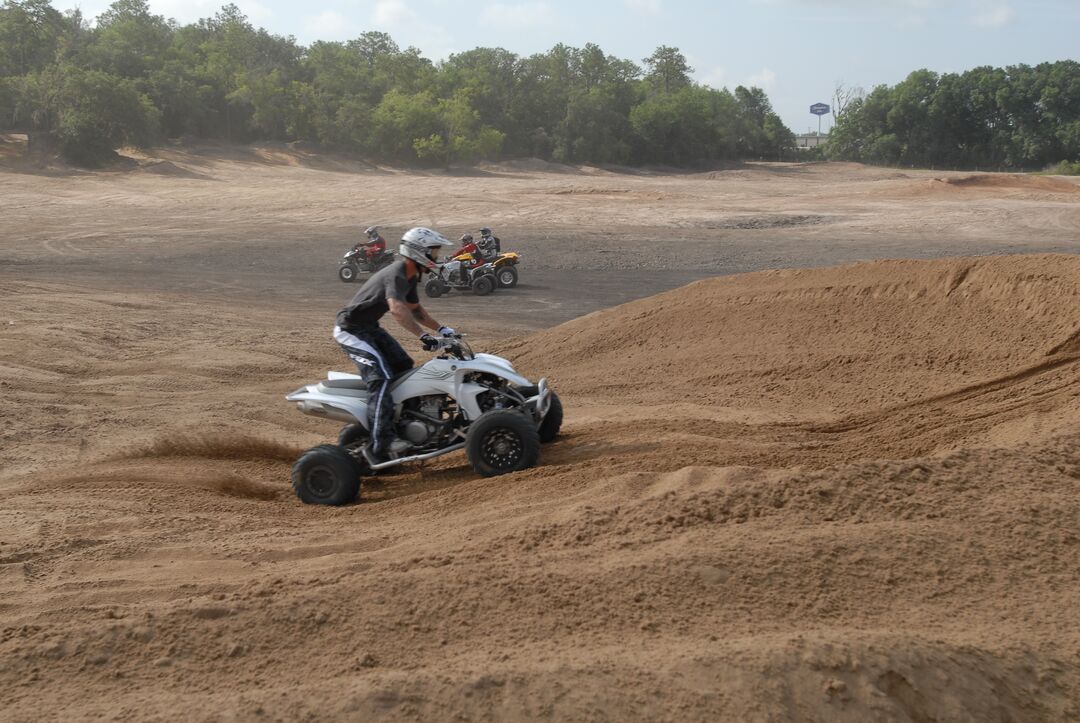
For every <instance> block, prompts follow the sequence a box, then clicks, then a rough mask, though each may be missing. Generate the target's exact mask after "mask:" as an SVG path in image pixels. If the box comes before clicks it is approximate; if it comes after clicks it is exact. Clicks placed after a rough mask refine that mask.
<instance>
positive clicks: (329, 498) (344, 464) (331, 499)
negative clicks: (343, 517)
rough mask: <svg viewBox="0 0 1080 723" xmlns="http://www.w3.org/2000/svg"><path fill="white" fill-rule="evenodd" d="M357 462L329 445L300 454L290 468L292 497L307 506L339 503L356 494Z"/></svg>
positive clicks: (357, 490)
mask: <svg viewBox="0 0 1080 723" xmlns="http://www.w3.org/2000/svg"><path fill="white" fill-rule="evenodd" d="M361 472H362V470H361V467H360V465H359V464H358V463H357V462H356V460H355V459H353V458H352V457H351V456H350V455H349V453H348V452H346V451H345V450H343V449H342V448H341V447H338V446H337V445H333V444H320V445H319V446H318V447H313V448H312V449H309V450H308V451H306V452H304V453H303V454H302V455H300V458H299V459H298V460H296V464H294V465H293V468H292V486H293V490H294V491H295V492H296V496H297V497H299V498H300V499H301V500H302V501H303V502H305V503H307V504H309V505H343V504H345V503H347V502H352V501H353V500H354V499H356V497H357V495H359V494H360V474H361Z"/></svg>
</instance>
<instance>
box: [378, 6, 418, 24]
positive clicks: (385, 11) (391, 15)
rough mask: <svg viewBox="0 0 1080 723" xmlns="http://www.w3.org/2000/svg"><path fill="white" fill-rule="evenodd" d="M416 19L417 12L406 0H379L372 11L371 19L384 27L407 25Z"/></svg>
mask: <svg viewBox="0 0 1080 723" xmlns="http://www.w3.org/2000/svg"><path fill="white" fill-rule="evenodd" d="M415 19H416V13H415V12H414V11H413V9H412V8H410V7H409V6H408V5H406V4H405V0H379V2H377V3H375V9H374V10H373V11H372V13H371V21H372V22H373V23H374V24H376V25H378V26H380V27H384V28H393V27H397V26H400V25H407V24H408V23H410V22H412V21H413V20H415Z"/></svg>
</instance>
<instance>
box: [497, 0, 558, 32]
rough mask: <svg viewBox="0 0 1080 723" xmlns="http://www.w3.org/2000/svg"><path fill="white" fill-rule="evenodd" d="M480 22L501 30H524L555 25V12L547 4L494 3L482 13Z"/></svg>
mask: <svg viewBox="0 0 1080 723" xmlns="http://www.w3.org/2000/svg"><path fill="white" fill-rule="evenodd" d="M480 21H481V22H483V23H485V24H487V25H494V26H496V27H500V28H506V29H510V28H516V29H524V28H530V27H535V26H537V25H551V24H553V23H554V22H555V12H554V11H553V10H552V9H551V6H550V5H548V4H547V3H546V2H524V3H515V4H509V3H494V4H492V5H488V6H487V7H486V8H484V11H483V12H482V13H480Z"/></svg>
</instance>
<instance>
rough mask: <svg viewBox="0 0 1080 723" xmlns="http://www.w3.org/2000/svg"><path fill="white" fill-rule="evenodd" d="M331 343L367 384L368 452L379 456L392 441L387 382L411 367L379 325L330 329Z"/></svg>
mask: <svg viewBox="0 0 1080 723" xmlns="http://www.w3.org/2000/svg"><path fill="white" fill-rule="evenodd" d="M334 341H336V342H337V343H338V344H339V345H340V346H341V348H342V349H343V350H344V351H345V353H346V354H348V355H349V358H350V359H352V360H353V361H354V362H356V366H357V367H358V368H359V369H360V376H362V377H363V378H364V381H365V382H367V385H368V408H367V411H368V430H369V431H370V432H371V442H372V451H373V452H375V454H378V455H382V454H385V452H386V446H387V445H388V444H389V443H390V441H391V440H392V439H393V438H394V400H393V398H392V396H391V394H390V380H391V379H393V378H394V377H395V376H397V375H398V374H401V373H402V372H407V371H408V370H410V369H412V368H413V360H412V357H410V356H409V355H408V354H406V353H405V350H404V349H402V348H401V344H398V343H397V339H395V338H394V337H392V336H390V334H388V333H387V332H386V330H385V329H383V328H382V327H381V326H371V327H367V328H364V329H349V330H345V329H342V328H340V327H334Z"/></svg>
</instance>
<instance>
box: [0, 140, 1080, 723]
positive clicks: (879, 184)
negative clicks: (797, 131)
mask: <svg viewBox="0 0 1080 723" xmlns="http://www.w3.org/2000/svg"><path fill="white" fill-rule="evenodd" d="M14 165H16V164H15V163H14V162H13V161H9V166H14ZM942 178H944V179H946V180H945V181H942V180H936V179H942ZM971 178H972V177H971V174H944V175H943V174H941V173H940V172H939V173H920V172H911V171H889V170H876V169H867V168H862V167H858V166H852V165H836V166H820V165H809V166H802V165H787V166H750V167H747V168H740V169H734V170H729V171H715V172H710V173H701V174H684V175H678V174H666V173H642V172H636V173H630V172H623V171H620V170H619V169H614V170H613V169H591V168H583V169H571V168H558V167H556V168H549V167H547V166H545V165H543V164H529V163H526V162H518V163H515V164H505V165H502V166H493V167H490V168H486V169H481V171H479V172H477V173H473V174H469V175H461V176H453V175H449V176H448V175H443V174H419V173H404V172H400V171H392V170H385V169H373V168H370V167H368V166H367V165H366V164H362V163H360V162H356V161H347V160H341V159H329V158H323V157H320V156H318V155H316V154H313V153H309V152H302V151H299V150H296V149H292V150H290V149H287V148H276V147H267V148H259V149H221V148H208V149H202V150H199V149H185V150H179V149H173V150H168V151H161V152H160V153H156V154H154V155H153V156H142V155H139V156H133V160H132V161H131V162H130V163H129V164H128V166H127V167H126V168H125V169H122V170H113V171H105V172H97V173H71V172H70V171H68V170H66V169H56V168H54V169H49V168H34V167H30V168H26V167H25V166H22V167H19V168H9V169H8V170H6V171H5V170H3V169H0V199H2V200H0V204H3V215H4V226H3V230H2V232H0V234H2V237H0V243H2V245H0V395H2V398H3V400H4V403H3V404H2V405H0V493H2V494H3V498H4V504H3V505H0V709H2V710H3V711H4V713H3V716H0V717H3V718H4V719H10V720H36V719H42V718H54V719H65V720H66V719H85V718H91V717H99V716H104V717H110V718H116V717H119V718H132V719H161V720H165V719H175V718H177V717H183V718H197V719H222V720H224V719H244V720H259V719H287V720H294V719H311V720H316V719H317V720H327V719H350V720H356V719H366V718H368V717H371V716H383V717H389V718H398V719H440V720H443V719H454V718H464V719H498V720H508V719H510V720H512V719H527V718H528V719H532V718H538V717H541V718H550V717H557V718H573V719H598V720H599V719H628V718H649V719H657V718H677V719H707V720H716V719H719V718H726V719H732V720H788V719H801V720H822V721H825V720H830V721H832V720H838V721H866V720H894V719H895V720H910V721H933V720H938V721H943V720H973V721H974V720H979V721H981V720H1070V719H1072V720H1075V719H1077V718H1078V717H1080V703H1078V701H1080V633H1078V632H1077V631H1078V630H1080V613H1078V612H1077V611H1078V610H1080V564H1078V562H1077V561H1078V559H1080V533H1078V532H1077V529H1078V527H1080V432H1078V431H1077V429H1078V427H1077V422H1078V421H1080V257H1077V256H1074V255H1072V254H1071V253H1068V252H1070V251H1075V250H1077V249H1080V243H1078V230H1080V196H1078V194H1077V193H1075V190H1074V189H1075V188H1077V186H1076V183H1075V181H1073V180H1070V179H1063V178H1052V179H1046V178H1029V177H1022V176H1009V177H1004V176H991V175H980V176H977V177H975V178H976V179H986V180H976V181H972V180H970V179H971ZM372 222H382V223H385V224H386V225H387V226H389V227H392V228H394V229H396V230H398V231H400V228H401V227H403V226H405V225H408V224H410V223H415V222H424V223H432V224H436V225H437V226H438V227H440V228H444V229H446V230H447V232H455V235H456V233H460V232H462V231H465V230H468V229H470V228H472V227H475V226H479V225H484V224H487V225H491V226H493V227H495V228H496V230H497V231H499V232H500V235H501V236H502V237H503V238H504V240H505V239H513V240H514V245H515V246H516V247H517V248H520V249H522V250H524V251H525V254H526V256H525V263H524V264H523V266H522V285H521V286H520V287H519V288H518V289H514V290H504V291H500V292H498V293H497V294H495V295H493V296H492V297H489V298H472V297H468V296H464V297H451V298H449V299H439V300H438V301H434V300H433V301H432V302H431V303H430V304H429V306H430V308H431V309H432V311H433V313H435V315H436V317H437V318H440V319H443V320H445V321H446V322H447V323H451V324H453V325H455V326H458V327H461V328H464V329H466V330H468V331H470V332H472V333H473V337H472V339H473V341H474V344H475V345H476V346H478V347H481V348H485V349H491V350H495V351H497V352H499V353H502V354H504V355H506V356H508V357H510V358H511V359H512V360H514V361H515V363H516V364H517V365H518V366H519V368H520V369H522V370H524V371H526V372H527V373H529V374H531V375H540V374H546V375H548V376H549V377H550V378H552V379H553V380H554V384H555V388H556V389H557V390H558V391H559V392H560V395H561V396H562V398H563V402H564V404H565V406H566V410H567V418H566V424H565V426H564V434H563V436H562V437H561V438H560V439H559V440H558V441H557V442H555V443H554V444H552V445H550V446H548V447H545V449H544V451H543V454H542V457H541V463H540V466H539V467H537V468H535V469H533V470H529V471H527V472H523V473H518V474H514V475H509V476H506V477H500V478H494V479H478V478H477V477H476V476H475V475H474V474H473V473H472V472H471V470H470V469H469V467H468V465H467V463H466V462H465V460H464V459H463V457H462V456H460V455H455V456H450V457H447V458H443V459H440V460H435V461H433V462H430V463H428V464H426V465H424V466H417V467H413V468H410V469H409V470H407V471H405V472H402V473H400V474H392V475H386V476H382V477H380V478H378V479H377V480H371V481H366V482H365V487H364V489H363V492H362V500H361V501H360V502H359V503H358V504H355V505H351V506H346V507H342V508H318V507H309V506H304V505H302V504H300V503H299V501H298V500H296V498H295V497H294V496H293V495H292V493H291V490H290V489H289V487H288V481H287V480H288V473H289V466H290V464H291V462H292V460H293V459H294V458H295V456H296V454H297V453H298V452H299V451H301V450H302V449H303V448H305V447H307V446H312V445H315V444H319V443H322V442H325V441H327V440H328V439H332V438H333V436H334V435H335V434H336V431H337V429H336V427H335V426H334V425H333V424H331V423H328V422H322V421H319V420H315V419H311V418H307V417H304V416H302V415H300V414H299V413H298V412H296V411H295V409H293V408H292V407H291V406H290V405H289V404H287V403H286V402H285V401H284V400H283V398H282V395H283V394H284V393H286V392H287V391H290V390H291V389H293V388H295V387H296V386H299V384H301V383H304V382H308V381H311V380H314V379H315V378H318V377H320V376H321V375H323V374H324V372H325V371H326V369H329V368H337V369H348V365H347V362H346V360H345V358H344V357H343V356H342V355H341V354H340V352H339V351H338V350H337V349H336V347H334V345H333V344H332V342H331V341H330V340H329V338H328V329H327V328H326V327H327V325H328V324H330V323H332V318H333V313H334V312H335V311H336V309H337V308H338V306H339V305H340V304H341V302H342V301H344V299H345V298H347V296H348V295H349V293H350V292H351V288H350V287H347V286H345V285H343V284H340V283H338V282H337V281H336V280H335V279H334V276H333V272H334V266H335V264H336V257H337V256H338V255H340V253H341V252H343V251H344V250H345V247H347V236H348V234H350V233H352V234H355V231H356V229H357V228H362V227H363V226H365V225H367V224H368V223H372ZM504 229H505V230H504ZM518 239H520V240H518ZM1004 251H1022V252H1025V253H1023V254H1021V255H1008V256H1006V255H992V256H984V255H982V254H989V253H994V252H997V253H1000V252H1004ZM943 255H947V256H954V257H956V258H945V259H938V260H934V258H933V257H938V256H943ZM888 257H918V258H917V259H913V258H909V259H908V260H869V259H875V258H877V259H883V258H888ZM860 259H865V260H862V261H859V260H860ZM837 264H839V265H837ZM824 265H832V266H831V267H829V268H788V269H784V270H761V271H756V272H754V273H745V274H738V275H725V276H720V277H717V275H718V274H730V273H732V272H737V271H753V270H755V269H768V268H769V267H771V266H777V267H780V266H784V267H808V266H824ZM706 277H709V278H706ZM694 279H700V280H699V281H696V282H695V283H691V284H690V285H688V286H683V284H685V283H686V282H688V281H692V280H694ZM676 287H678V288H676ZM658 292H659V293H658ZM633 299H637V300H633ZM621 302H628V303H625V304H622V305H616V304H620V303H621ZM582 314H584V315H583V316H582ZM575 317H577V318H575ZM562 322H566V323H562ZM409 348H410V349H412V348H413V345H412V344H411V345H410V347H409ZM416 356H417V357H418V358H421V357H422V356H423V355H422V354H420V353H417V354H416Z"/></svg>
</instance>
